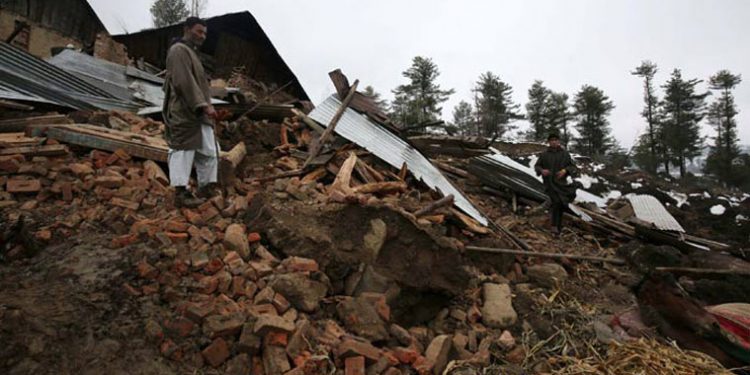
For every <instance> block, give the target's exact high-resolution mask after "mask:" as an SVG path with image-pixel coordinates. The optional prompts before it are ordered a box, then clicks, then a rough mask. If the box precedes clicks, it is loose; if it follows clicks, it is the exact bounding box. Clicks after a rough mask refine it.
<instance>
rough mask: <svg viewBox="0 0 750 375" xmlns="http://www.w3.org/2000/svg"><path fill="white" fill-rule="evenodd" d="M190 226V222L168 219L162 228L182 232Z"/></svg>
mask: <svg viewBox="0 0 750 375" xmlns="http://www.w3.org/2000/svg"><path fill="white" fill-rule="evenodd" d="M189 228H190V224H188V223H186V222H184V221H177V220H170V221H168V222H167V224H166V225H165V226H164V229H165V230H167V231H169V232H176V233H184V232H187V231H188V229H189Z"/></svg>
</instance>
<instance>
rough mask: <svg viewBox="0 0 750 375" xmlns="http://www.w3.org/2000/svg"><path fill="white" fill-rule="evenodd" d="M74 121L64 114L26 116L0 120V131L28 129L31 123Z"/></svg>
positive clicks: (11, 131)
mask: <svg viewBox="0 0 750 375" xmlns="http://www.w3.org/2000/svg"><path fill="white" fill-rule="evenodd" d="M71 122H72V121H70V119H68V118H67V117H66V116H64V115H48V116H35V117H24V118H17V119H10V120H2V121H0V133H15V132H22V131H25V130H26V127H27V126H29V125H52V124H69V123H71Z"/></svg>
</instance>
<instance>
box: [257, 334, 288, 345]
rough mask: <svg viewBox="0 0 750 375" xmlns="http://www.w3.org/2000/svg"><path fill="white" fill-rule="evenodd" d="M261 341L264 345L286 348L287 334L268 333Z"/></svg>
mask: <svg viewBox="0 0 750 375" xmlns="http://www.w3.org/2000/svg"><path fill="white" fill-rule="evenodd" d="M263 340H264V345H273V346H281V347H286V346H287V344H288V343H289V334H288V333H286V332H268V333H267V334H266V336H265V337H264V339H263Z"/></svg>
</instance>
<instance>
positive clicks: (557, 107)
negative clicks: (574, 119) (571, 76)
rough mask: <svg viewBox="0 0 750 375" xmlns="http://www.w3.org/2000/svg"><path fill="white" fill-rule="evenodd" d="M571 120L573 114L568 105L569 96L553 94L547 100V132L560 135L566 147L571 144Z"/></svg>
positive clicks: (561, 93)
mask: <svg viewBox="0 0 750 375" xmlns="http://www.w3.org/2000/svg"><path fill="white" fill-rule="evenodd" d="M570 120H571V113H570V109H569V105H568V94H566V93H564V92H553V93H551V94H550V95H549V97H548V98H547V124H548V130H547V131H548V132H550V133H552V132H555V133H557V134H559V135H560V141H561V142H562V144H563V145H565V147H567V146H568V142H570V135H569V134H568V122H569V121H570ZM542 140H544V138H543V139H542Z"/></svg>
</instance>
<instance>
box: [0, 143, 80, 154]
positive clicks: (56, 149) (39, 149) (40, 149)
mask: <svg viewBox="0 0 750 375" xmlns="http://www.w3.org/2000/svg"><path fill="white" fill-rule="evenodd" d="M67 153H68V147H67V146H65V145H45V146H26V147H12V148H2V149H0V156H7V155H23V156H61V155H65V154H67Z"/></svg>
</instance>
